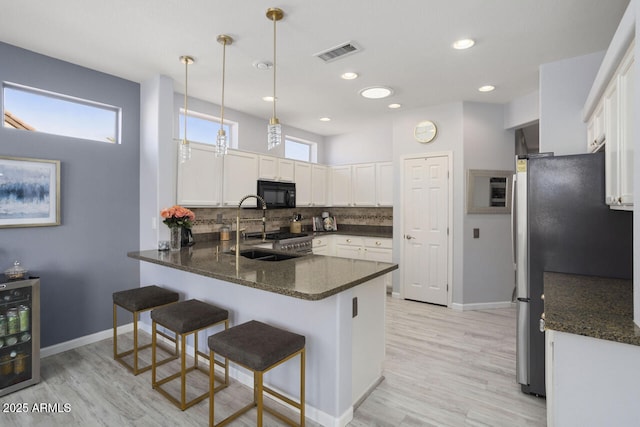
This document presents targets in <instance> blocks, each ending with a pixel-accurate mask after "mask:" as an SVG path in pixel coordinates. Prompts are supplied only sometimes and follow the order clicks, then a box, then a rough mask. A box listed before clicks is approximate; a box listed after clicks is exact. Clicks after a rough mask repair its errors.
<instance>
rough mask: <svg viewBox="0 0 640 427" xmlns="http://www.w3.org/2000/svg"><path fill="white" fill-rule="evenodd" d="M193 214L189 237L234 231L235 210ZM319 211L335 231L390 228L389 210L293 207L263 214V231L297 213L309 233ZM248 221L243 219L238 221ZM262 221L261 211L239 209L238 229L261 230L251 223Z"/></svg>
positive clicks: (285, 223) (286, 224) (197, 210)
mask: <svg viewBox="0 0 640 427" xmlns="http://www.w3.org/2000/svg"><path fill="white" fill-rule="evenodd" d="M191 210H192V211H193V212H194V213H195V214H196V219H195V221H193V227H192V232H193V234H208V233H218V232H219V231H220V228H221V227H222V226H223V225H228V226H231V225H233V229H234V230H235V222H236V214H237V212H238V209H237V208H192V209H191ZM322 212H329V215H331V216H333V217H335V218H336V222H337V224H338V230H339V229H340V225H341V224H343V225H368V226H378V227H392V226H393V208H392V207H383V208H367V207H356V208H349V207H327V208H318V207H314V208H309V207H306V208H296V209H271V210H269V209H268V210H267V211H266V218H267V230H268V231H269V230H279V229H282V228H288V227H289V223H290V222H291V219H292V218H293V215H294V214H301V215H302V217H303V219H302V228H303V230H304V231H311V230H312V221H313V217H314V216H321V215H322ZM243 218H245V219H252V220H249V221H247V220H245V221H243V220H242V219H243ZM260 218H262V209H251V208H249V209H247V208H243V209H242V210H241V212H240V223H241V224H240V227H241V228H246V231H247V232H258V231H262V223H261V222H260V221H255V220H257V219H260Z"/></svg>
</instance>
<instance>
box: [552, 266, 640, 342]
mask: <svg viewBox="0 0 640 427" xmlns="http://www.w3.org/2000/svg"><path fill="white" fill-rule="evenodd" d="M544 313H545V326H546V328H547V329H552V330H555V331H560V332H568V333H571V334H577V335H584V336H587V337H593V338H600V339H603V340H609V341H616V342H621V343H626V344H633V345H640V328H638V327H637V326H636V325H635V323H634V322H633V282H632V281H631V280H622V279H612V278H606V277H593V276H580V275H574V274H563V273H550V272H545V273H544Z"/></svg>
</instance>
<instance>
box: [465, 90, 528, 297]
mask: <svg viewBox="0 0 640 427" xmlns="http://www.w3.org/2000/svg"><path fill="white" fill-rule="evenodd" d="M504 113H505V107H504V106H502V105H497V104H480V103H472V102H465V103H464V104H463V129H464V135H463V141H464V169H465V171H464V172H465V175H466V171H467V170H469V169H489V170H509V171H513V170H514V163H515V160H514V155H515V153H514V151H515V148H514V147H515V144H514V141H515V135H514V133H515V132H514V131H513V130H504V129H503V128H502V126H503V123H504ZM464 188H465V194H466V189H467V183H466V179H465V182H464ZM474 228H478V229H479V230H480V238H478V239H474V238H473V229H474ZM461 231H462V233H463V234H464V237H463V244H464V289H463V298H462V301H461V302H463V303H464V304H465V305H466V306H465V307H463V308H465V309H466V308H470V307H473V306H474V305H475V306H476V307H478V308H479V307H482V305H483V304H487V306H491V305H493V304H496V303H504V304H506V305H508V304H509V303H510V301H511V295H512V291H513V286H514V275H513V261H512V253H511V216H510V215H509V214H465V215H464V227H463V230H461ZM469 304H471V306H469V307H467V306H468V305H469Z"/></svg>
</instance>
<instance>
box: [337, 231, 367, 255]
mask: <svg viewBox="0 0 640 427" xmlns="http://www.w3.org/2000/svg"><path fill="white" fill-rule="evenodd" d="M334 245H335V254H336V256H337V257H340V258H353V259H362V258H363V257H364V251H363V246H364V244H363V240H362V238H361V237H356V236H347V235H336V236H335V237H334Z"/></svg>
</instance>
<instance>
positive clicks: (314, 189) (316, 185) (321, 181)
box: [311, 165, 327, 206]
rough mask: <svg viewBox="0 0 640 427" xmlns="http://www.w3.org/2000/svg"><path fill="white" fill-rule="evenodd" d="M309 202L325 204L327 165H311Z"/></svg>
mask: <svg viewBox="0 0 640 427" xmlns="http://www.w3.org/2000/svg"><path fill="white" fill-rule="evenodd" d="M311 204H312V205H313V206H326V205H327V167H326V166H323V165H312V166H311Z"/></svg>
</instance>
